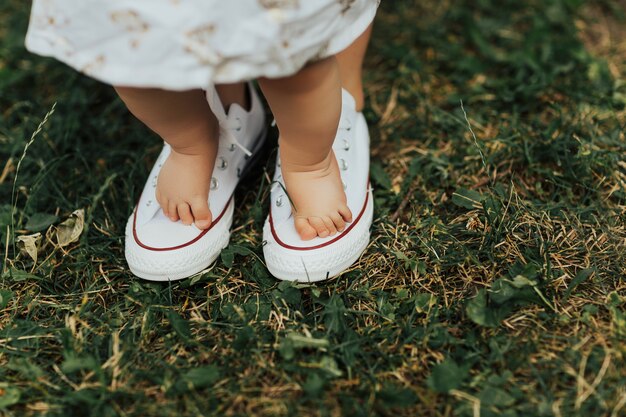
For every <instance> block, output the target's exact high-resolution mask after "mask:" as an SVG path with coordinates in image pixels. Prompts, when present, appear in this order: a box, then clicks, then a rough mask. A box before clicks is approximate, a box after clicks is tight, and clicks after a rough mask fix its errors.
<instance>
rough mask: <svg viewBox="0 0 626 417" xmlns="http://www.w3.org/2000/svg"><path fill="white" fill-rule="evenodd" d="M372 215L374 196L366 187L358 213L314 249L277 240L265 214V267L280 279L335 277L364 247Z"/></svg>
mask: <svg viewBox="0 0 626 417" xmlns="http://www.w3.org/2000/svg"><path fill="white" fill-rule="evenodd" d="M373 217H374V199H373V196H372V192H371V190H369V191H368V192H367V199H366V201H365V204H364V207H363V208H362V210H361V212H360V213H359V216H357V218H355V219H354V221H353V222H352V223H351V224H350V225H348V227H347V228H346V230H344V231H343V232H342V233H340V234H338V235H336V236H333V237H331V238H328V242H327V243H325V244H323V245H318V246H317V247H313V248H306V247H298V248H296V247H292V246H289V245H285V244H284V243H282V242H280V240H279V239H278V237H277V236H276V234H275V233H274V232H273V227H272V219H271V218H270V217H268V219H267V220H266V222H265V226H264V227H263V240H264V241H265V245H264V246H263V255H264V256H265V262H266V264H267V268H268V269H269V271H270V273H271V274H272V275H273V276H275V277H276V278H278V279H281V280H283V281H295V282H317V281H323V280H326V279H329V278H332V277H335V276H337V275H339V274H341V273H342V272H344V271H345V270H346V269H348V268H349V267H350V266H351V265H352V264H353V263H355V262H356V261H357V260H358V259H359V258H360V257H361V254H362V253H363V252H364V251H365V249H366V248H367V245H368V243H369V240H370V225H371V224H372V219H373Z"/></svg>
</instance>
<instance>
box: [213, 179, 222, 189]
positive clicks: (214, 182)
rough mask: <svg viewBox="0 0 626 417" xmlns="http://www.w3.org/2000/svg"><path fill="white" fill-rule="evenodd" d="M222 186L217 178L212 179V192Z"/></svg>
mask: <svg viewBox="0 0 626 417" xmlns="http://www.w3.org/2000/svg"><path fill="white" fill-rule="evenodd" d="M219 186H220V183H219V182H218V181H217V178H215V177H211V190H217V187H219Z"/></svg>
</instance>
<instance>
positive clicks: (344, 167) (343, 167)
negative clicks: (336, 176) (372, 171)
mask: <svg viewBox="0 0 626 417" xmlns="http://www.w3.org/2000/svg"><path fill="white" fill-rule="evenodd" d="M339 167H340V168H341V170H342V171H346V170H347V169H348V163H347V162H346V160H345V159H340V160H339Z"/></svg>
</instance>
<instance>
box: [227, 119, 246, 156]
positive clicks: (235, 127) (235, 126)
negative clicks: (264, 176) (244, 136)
mask: <svg viewBox="0 0 626 417" xmlns="http://www.w3.org/2000/svg"><path fill="white" fill-rule="evenodd" d="M219 124H220V136H221V135H224V137H225V138H226V140H228V142H230V143H231V144H233V145H235V146H236V147H238V148H239V149H241V150H242V151H243V153H245V154H246V155H247V156H248V157H250V156H252V152H250V150H249V149H248V148H246V147H245V146H243V145H242V144H241V143H240V142H239V141H238V140H237V136H235V134H234V133H233V131H236V132H238V131H240V130H241V120H240V119H239V118H236V119H233V120H231V119H228V118H225V119H224V120H219Z"/></svg>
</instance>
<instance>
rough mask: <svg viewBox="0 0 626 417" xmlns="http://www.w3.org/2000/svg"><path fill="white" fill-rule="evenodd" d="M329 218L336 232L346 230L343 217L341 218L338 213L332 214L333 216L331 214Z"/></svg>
mask: <svg viewBox="0 0 626 417" xmlns="http://www.w3.org/2000/svg"><path fill="white" fill-rule="evenodd" d="M330 218H331V220H332V221H333V223H334V224H335V227H336V228H337V231H338V232H343V229H345V228H346V222H345V221H344V220H343V217H341V214H339V212H337V213H333V214H331V216H330Z"/></svg>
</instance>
